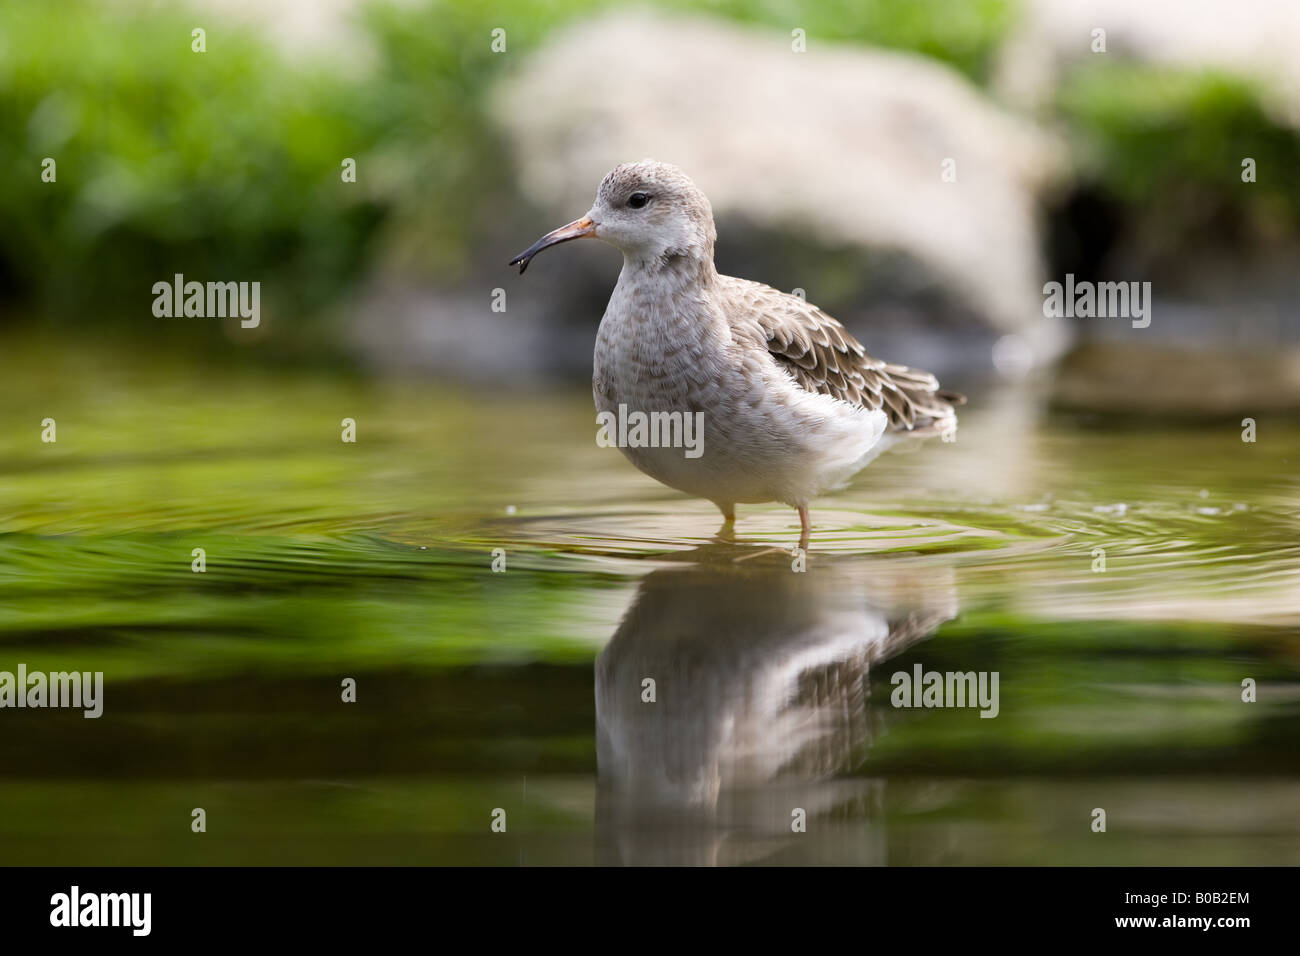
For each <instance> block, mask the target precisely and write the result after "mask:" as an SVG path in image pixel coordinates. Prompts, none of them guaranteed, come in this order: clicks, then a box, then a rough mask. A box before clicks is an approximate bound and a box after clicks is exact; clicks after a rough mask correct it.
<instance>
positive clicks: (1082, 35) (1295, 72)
mask: <svg viewBox="0 0 1300 956" xmlns="http://www.w3.org/2000/svg"><path fill="white" fill-rule="evenodd" d="M1098 28H1101V29H1104V30H1105V31H1106V53H1105V54H1104V55H1105V56H1110V57H1117V58H1125V59H1131V60H1137V61H1140V62H1146V63H1151V64H1157V65H1161V66H1169V67H1178V68H1188V69H1214V70H1220V71H1223V72H1226V73H1229V74H1232V75H1235V76H1239V77H1243V78H1246V79H1250V80H1253V81H1255V82H1257V83H1258V84H1259V86H1260V88H1261V89H1262V90H1263V91H1264V94H1265V97H1266V101H1265V104H1264V105H1265V106H1266V108H1268V109H1269V112H1270V113H1271V114H1272V116H1273V118H1274V119H1275V120H1276V121H1277V122H1279V123H1282V124H1284V125H1288V126H1293V127H1297V128H1300V4H1297V3H1296V2H1295V0H1142V2H1140V3H1134V2H1133V0H1081V2H1071V3H1061V2H1060V0H1026V2H1025V3H1024V12H1023V15H1022V17H1021V20H1020V26H1019V27H1018V28H1017V30H1016V31H1015V33H1014V34H1013V35H1012V37H1011V38H1009V39H1008V41H1007V44H1006V46H1005V48H1004V50H1003V55H1002V57H1001V58H1000V60H999V64H998V76H997V79H996V86H997V87H998V88H999V90H1000V91H1001V92H1002V93H1003V94H1004V95H1005V96H1006V97H1007V98H1008V99H1009V100H1010V101H1012V102H1015V103H1017V104H1018V105H1020V106H1022V107H1026V108H1035V107H1040V106H1043V105H1044V104H1046V103H1048V102H1050V100H1051V98H1052V97H1053V95H1054V94H1055V93H1056V91H1057V89H1058V88H1059V86H1060V84H1061V82H1062V79H1063V77H1064V76H1065V74H1066V73H1067V72H1068V70H1069V69H1070V67H1071V66H1072V65H1074V64H1076V63H1078V62H1079V61H1081V60H1085V59H1087V58H1089V57H1096V56H1100V55H1103V54H1097V53H1094V52H1093V51H1092V47H1091V44H1092V31H1093V30H1095V29H1098Z"/></svg>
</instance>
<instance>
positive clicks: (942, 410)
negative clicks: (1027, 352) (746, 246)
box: [722, 277, 966, 432]
mask: <svg viewBox="0 0 1300 956" xmlns="http://www.w3.org/2000/svg"><path fill="white" fill-rule="evenodd" d="M722 278H723V279H724V280H725V281H728V282H730V283H732V286H731V288H730V290H729V291H730V292H731V293H732V296H733V299H734V300H735V302H736V305H737V309H736V311H737V312H738V313H740V314H741V315H743V322H745V323H749V322H752V323H755V324H756V325H757V330H758V334H759V335H760V337H761V338H762V341H763V342H764V343H765V344H766V346H767V349H768V351H769V353H770V354H771V355H772V358H773V359H774V360H775V361H776V362H777V364H778V365H780V366H781V367H782V368H784V369H785V370H786V371H787V372H788V373H789V374H790V376H791V377H792V378H793V379H794V381H795V382H796V383H797V384H798V385H799V386H800V387H801V388H805V389H807V390H808V391H810V392H816V393H818V394H821V395H830V396H831V397H833V398H838V399H841V400H843V401H846V402H849V403H851V404H853V405H858V406H860V407H862V408H867V409H884V411H885V413H886V414H887V415H888V416H889V426H890V430H891V431H903V432H916V431H922V430H924V431H932V430H934V429H936V428H939V427H942V426H946V425H947V424H948V423H949V422H951V421H955V420H956V413H955V412H954V411H953V409H954V406H957V405H961V404H963V403H965V401H966V398H965V396H963V395H959V394H957V393H956V392H950V391H945V390H943V389H941V388H940V387H939V381H938V379H936V378H935V377H934V376H933V375H931V374H930V373H929V372H925V371H922V370H920V369H914V368H909V367H908V366H906V365H892V364H889V363H886V362H882V361H881V360H880V359H876V358H872V357H871V356H870V355H868V354H867V351H866V349H865V348H863V347H862V344H861V343H860V342H858V340H857V339H855V338H854V337H853V336H852V335H851V334H850V333H849V331H848V330H847V329H846V328H844V326H843V325H841V324H840V323H839V322H838V321H837V320H835V319H834V318H832V317H831V316H829V315H827V314H826V313H825V312H823V311H822V310H821V309H819V308H817V307H816V306H814V305H809V304H808V303H807V302H805V301H804V300H803V299H801V298H799V297H798V296H793V295H787V294H786V293H784V292H780V291H778V290H776V289H773V288H771V287H770V286H765V285H763V284H761V283H758V282H749V281H746V280H744V279H731V278H730V277H722ZM733 321H736V320H735V319H734V318H733Z"/></svg>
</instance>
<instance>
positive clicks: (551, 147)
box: [491, 13, 1065, 368]
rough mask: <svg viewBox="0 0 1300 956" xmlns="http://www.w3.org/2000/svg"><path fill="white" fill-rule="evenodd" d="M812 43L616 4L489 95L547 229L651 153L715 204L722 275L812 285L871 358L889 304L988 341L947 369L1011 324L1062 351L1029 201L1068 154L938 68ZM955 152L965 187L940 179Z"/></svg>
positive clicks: (909, 320) (923, 321)
mask: <svg viewBox="0 0 1300 956" xmlns="http://www.w3.org/2000/svg"><path fill="white" fill-rule="evenodd" d="M807 43H808V49H807V52H806V53H796V52H793V51H792V47H791V40H790V38H789V37H784V36H782V35H780V34H777V33H772V32H767V31H757V30H752V29H748V28H742V27H738V26H733V25H729V24H726V23H721V22H717V21H713V20H707V19H700V18H686V17H668V16H660V15H652V14H649V13H617V14H612V15H609V16H605V17H602V18H599V19H596V20H592V21H587V22H584V23H582V24H579V25H576V26H574V27H571V28H569V29H566V30H563V31H560V32H558V33H557V34H555V35H553V36H552V37H550V38H548V39H547V41H546V42H545V43H544V44H543V46H542V47H541V48H540V49H539V50H537V51H536V53H534V54H533V55H531V56H530V57H529V58H528V59H527V60H526V61H525V62H524V63H523V65H522V66H521V67H520V68H519V69H518V70H516V71H515V72H514V73H513V74H511V75H510V76H508V77H507V78H506V79H505V80H503V81H502V82H501V84H500V85H499V87H498V88H497V89H496V90H494V91H493V96H492V98H491V99H492V103H493V107H492V109H493V113H494V115H495V116H496V117H497V119H498V120H499V122H500V124H501V126H502V128H503V130H504V132H505V135H506V137H507V139H508V141H509V142H510V143H511V145H512V147H513V152H514V155H515V157H516V160H517V163H518V166H519V175H520V180H521V188H522V189H523V190H524V192H525V194H526V196H527V197H528V198H529V199H530V200H531V201H532V202H533V203H534V204H535V205H536V206H537V207H538V208H539V209H541V210H542V211H543V212H545V213H546V215H547V222H549V223H550V224H551V225H558V224H560V223H562V222H565V221H568V220H569V219H572V218H575V217H576V216H578V215H580V214H581V213H582V212H584V211H585V210H586V209H587V208H588V207H589V205H590V203H591V201H592V197H593V196H594V194H595V189H596V185H597V184H598V183H599V181H600V179H601V177H602V176H603V175H604V174H605V173H606V172H607V171H608V170H609V169H610V168H611V167H613V166H615V165H617V164H618V163H620V162H626V161H628V160H636V159H642V158H646V157H653V158H655V159H660V160H663V161H667V162H672V163H676V164H677V165H679V166H681V167H682V168H683V169H685V170H686V171H687V172H688V174H689V175H691V176H692V178H694V179H695V180H696V182H697V183H698V184H699V185H700V187H701V188H702V189H703V190H704V191H705V193H707V194H708V196H709V198H710V199H711V201H712V202H713V207H714V213H715V217H716V218H717V220H718V223H719V233H720V237H719V247H718V258H719V264H720V267H721V268H722V269H723V270H724V271H729V272H732V273H733V274H738V275H742V276H749V277H752V278H758V279H761V280H763V281H767V282H769V283H771V284H773V285H781V286H782V287H785V288H791V287H795V286H797V287H800V288H804V289H805V290H806V292H807V295H808V298H809V299H810V300H811V301H814V302H816V303H818V304H819V305H822V306H823V307H824V308H827V309H828V310H831V311H835V312H837V313H838V315H839V318H841V319H842V320H843V321H845V323H846V324H847V325H848V326H849V327H850V329H852V330H853V331H854V332H856V333H857V334H859V335H860V336H861V337H862V338H863V339H864V340H865V341H866V344H867V346H868V348H871V349H873V350H875V351H877V352H878V353H879V352H883V351H886V350H885V349H882V348H881V345H880V341H881V340H880V336H879V335H876V336H874V337H873V334H872V333H873V332H875V331H876V330H877V322H878V321H887V320H888V316H890V315H892V316H893V317H894V321H893V323H892V324H893V326H894V328H895V329H899V328H902V329H907V330H910V332H911V334H913V335H915V334H916V329H917V326H918V323H919V324H920V325H921V326H923V327H928V328H929V329H930V330H931V332H933V329H934V326H935V323H939V324H942V325H945V326H947V327H948V328H949V329H953V330H956V331H961V330H970V329H972V328H974V329H978V330H980V331H981V332H982V333H983V334H982V336H979V337H977V341H978V346H979V347H978V348H977V349H974V350H972V349H971V348H970V346H971V341H970V339H969V337H966V336H962V335H956V336H954V337H953V341H956V342H960V348H959V349H957V348H954V349H952V350H951V351H950V352H949V353H948V354H947V355H946V356H943V357H942V358H946V359H947V361H939V362H938V363H932V364H938V365H939V366H940V367H941V368H942V366H944V365H952V364H954V363H957V364H968V365H976V366H988V365H990V363H991V358H990V355H991V346H992V343H993V342H994V341H995V340H996V339H997V338H999V337H1000V336H1002V335H1004V334H1007V333H1015V334H1017V335H1019V336H1020V337H1021V338H1022V339H1023V340H1024V342H1025V343H1026V345H1027V347H1028V348H1029V350H1030V351H1031V353H1032V354H1033V355H1034V356H1035V357H1036V358H1037V359H1038V360H1040V361H1041V360H1042V359H1045V358H1047V357H1049V356H1051V355H1053V354H1054V353H1055V352H1056V351H1057V350H1058V348H1059V347H1060V344H1061V341H1062V330H1061V327H1060V325H1059V324H1058V323H1055V322H1050V321H1047V320H1044V319H1043V318H1042V292H1041V287H1042V282H1043V277H1042V263H1041V261H1040V256H1039V245H1040V243H1039V233H1038V229H1037V223H1036V206H1037V198H1038V196H1039V194H1040V192H1041V191H1043V190H1044V189H1046V188H1048V187H1049V186H1050V185H1051V184H1052V183H1053V182H1054V181H1055V180H1056V179H1057V178H1058V177H1059V176H1060V175H1061V174H1062V173H1063V170H1064V167H1065V162H1064V157H1063V151H1062V149H1061V148H1060V145H1059V144H1058V143H1057V142H1056V141H1055V140H1054V139H1053V138H1052V137H1050V136H1048V135H1047V134H1045V133H1044V132H1043V131H1041V130H1039V129H1037V128H1035V127H1034V126H1032V125H1031V124H1029V123H1027V122H1025V121H1023V120H1020V119H1017V118H1015V117H1013V116H1011V115H1009V114H1007V113H1005V112H1003V111H1002V110H1000V109H999V108H997V107H996V106H995V105H994V104H992V103H991V102H990V101H989V100H988V99H987V98H986V97H985V96H983V95H982V94H981V93H980V91H979V90H978V89H976V88H975V87H974V86H972V85H971V84H970V83H969V82H968V81H966V80H965V79H964V78H962V77H961V76H960V75H958V74H956V73H955V72H953V71H952V70H950V69H948V68H947V67H945V66H942V65H940V64H936V63H934V62H931V61H928V60H926V59H924V58H922V57H918V56H913V55H908V54H901V53H892V52H883V51H874V50H862V49H855V48H851V47H846V46H838V45H831V44H828V43H825V42H823V41H821V40H819V39H818V38H817V37H816V36H813V37H809V38H808V41H807ZM947 159H952V160H955V163H956V167H955V168H956V182H945V181H944V180H943V178H942V176H941V172H942V164H943V163H944V161H945V160H947ZM532 238H533V237H532V236H528V237H527V240H531V239H532ZM526 244H527V241H525V242H522V243H520V245H521V246H522V245H526ZM747 246H748V248H747ZM761 247H765V248H768V249H769V250H772V252H771V255H772V256H773V257H775V258H777V259H780V260H788V259H789V258H791V257H797V256H800V255H802V254H803V253H801V252H799V251H795V250H804V252H805V253H806V251H807V250H809V249H811V250H814V251H817V252H827V253H834V254H836V255H837V256H838V257H839V261H840V265H839V269H838V272H836V273H834V274H832V275H830V276H826V275H820V274H817V273H816V272H812V273H810V272H807V271H804V272H801V273H791V272H790V271H788V270H781V269H780V268H779V265H778V266H776V267H773V268H772V269H770V270H765V271H758V269H751V268H750V267H751V266H752V265H754V264H755V261H757V263H758V264H759V265H764V266H772V263H771V262H767V263H764V262H762V253H761V251H757V252H756V251H755V250H756V249H759V248H761ZM787 251H790V253H791V255H790V256H787V255H785V253H786V252H787ZM846 263H849V264H850V265H849V267H848V269H849V270H850V271H853V272H856V274H857V277H858V278H859V279H861V277H865V279H866V281H865V282H864V283H863V284H864V285H865V288H862V289H859V288H855V286H854V281H855V278H854V277H852V276H849V277H846V276H845V275H844V273H845V272H846V269H845V264H846ZM853 263H856V265H852V264H853ZM810 268H811V267H810ZM773 272H781V273H782V274H773ZM529 278H530V279H531V278H532V273H531V271H530V275H529ZM610 278H612V277H606V278H605V279H604V285H605V288H606V290H608V286H609V279H610ZM783 280H784V281H785V283H787V284H783ZM837 303H838V307H837ZM882 303H883V304H884V305H885V306H886V308H884V309H879V308H875V307H879V306H880V305H882ZM553 306H554V307H555V308H556V309H557V310H559V311H560V312H564V311H566V307H565V305H564V303H563V302H557V303H553ZM846 306H847V312H846ZM855 312H861V315H855V314H853V313H855ZM932 337H933V336H932ZM939 338H945V337H944V336H940V337H939ZM888 357H889V358H890V359H891V360H894V361H905V362H912V363H916V362H917V361H918V360H917V357H916V356H915V355H914V354H903V355H899V354H897V353H896V352H895V353H894V354H892V355H888Z"/></svg>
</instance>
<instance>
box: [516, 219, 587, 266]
mask: <svg viewBox="0 0 1300 956" xmlns="http://www.w3.org/2000/svg"><path fill="white" fill-rule="evenodd" d="M595 234H596V224H595V223H594V222H592V221H591V217H590V216H583V217H582V218H581V219H575V220H574V221H573V222H571V223H569V224H568V225H567V226H561V227H560V228H559V229H556V230H555V231H554V232H548V233H547V234H546V235H544V236H542V238H540V239H538V240H537V241H536V242H534V243H533V244H532V245H531V246H529V247H528V248H527V249H525V250H524V251H523V252H521V253H519V255H517V256H515V257H514V258H513V259H511V260H510V262H509V263H507V265H514V264H515V263H516V262H517V263H519V274H520V275H523V274H524V270H525V269H527V268H528V263H530V262H532V261H533V256H535V255H537V253H539V252H541V251H542V250H543V249H546V248H548V247H550V246H555V245H559V244H560V243H561V242H568V241H569V240H570V239H585V238H587V237H588V236H594V235H595Z"/></svg>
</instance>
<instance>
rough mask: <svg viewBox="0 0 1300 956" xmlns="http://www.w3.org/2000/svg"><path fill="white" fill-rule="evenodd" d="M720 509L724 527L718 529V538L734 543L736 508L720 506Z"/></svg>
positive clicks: (731, 505)
mask: <svg viewBox="0 0 1300 956" xmlns="http://www.w3.org/2000/svg"><path fill="white" fill-rule="evenodd" d="M718 509H719V510H720V511H721V512H722V527H721V528H719V529H718V537H719V538H720V539H721V540H723V541H734V540H735V539H736V506H735V505H733V504H725V505H723V504H720V505H718Z"/></svg>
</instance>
